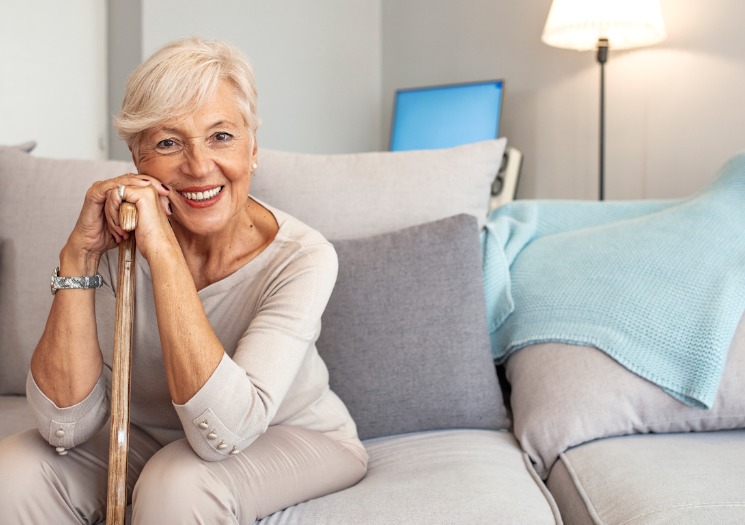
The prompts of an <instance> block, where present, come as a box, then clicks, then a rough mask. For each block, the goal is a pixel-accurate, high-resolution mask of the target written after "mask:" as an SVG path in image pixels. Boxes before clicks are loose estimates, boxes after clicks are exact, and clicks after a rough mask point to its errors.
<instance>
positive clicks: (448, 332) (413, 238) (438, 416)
mask: <svg viewBox="0 0 745 525" xmlns="http://www.w3.org/2000/svg"><path fill="white" fill-rule="evenodd" d="M334 246H335V247H336V251H337V253H338V256H339V277H338V279H337V283H336V287H335V288H334V292H333V294H332V295H331V299H330V301H329V305H328V307H327V309H326V312H325V313H324V316H323V320H322V330H321V336H320V339H319V340H318V349H319V352H320V353H321V356H322V357H323V358H324V360H325V361H326V364H327V365H328V367H329V372H330V382H331V388H332V389H333V390H334V391H335V392H336V393H337V394H338V395H339V396H340V397H341V398H342V399H343V400H344V402H345V403H346V405H347V407H348V408H349V410H350V412H351V413H352V416H353V417H354V418H355V421H356V423H357V427H358V431H359V434H360V436H361V437H362V438H363V439H365V438H372V437H377V436H385V435H392V434H401V433H406V432H415V431H422V430H430V429H447V428H486V429H504V428H508V427H509V421H508V418H507V415H506V410H505V406H504V403H503V400H502V394H501V391H500V388H499V383H498V380H497V376H496V373H495V369H494V363H493V361H492V358H491V352H490V349H489V340H488V334H487V323H486V307H485V301H484V293H483V284H482V272H481V249H480V242H479V230H478V225H477V220H476V219H475V218H473V217H471V216H469V215H458V216H455V217H452V218H447V219H443V220H439V221H435V222H431V223H427V224H424V225H420V226H415V227H411V228H407V229H403V230H400V231H397V232H393V233H387V234H381V235H378V236H373V237H369V238H364V239H357V240H346V241H338V242H334Z"/></svg>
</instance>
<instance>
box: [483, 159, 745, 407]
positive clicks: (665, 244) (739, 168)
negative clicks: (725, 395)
mask: <svg viewBox="0 0 745 525" xmlns="http://www.w3.org/2000/svg"><path fill="white" fill-rule="evenodd" d="M482 244H483V249H484V279H485V281H484V289H485V292H486V299H487V311H488V315H489V332H490V335H491V343H492V353H493V355H494V358H495V359H496V360H497V362H503V361H504V360H505V359H506V358H507V357H508V356H509V355H510V354H511V353H512V352H514V351H516V350H518V349H520V348H522V347H525V346H528V345H531V344H536V343H542V342H561V343H570V344H579V345H588V346H594V347H596V348H598V349H600V350H602V351H604V352H606V353H607V354H608V355H609V356H611V357H612V358H614V359H615V360H616V361H618V362H619V363H621V364H622V365H624V366H625V367H627V368H628V369H629V370H631V371H633V372H635V373H636V374H638V375H639V376H641V377H643V378H645V379H647V380H649V381H651V382H653V383H656V384H657V385H659V386H660V387H662V388H663V389H665V390H666V391H667V392H669V393H670V394H671V395H673V396H675V397H676V398H678V399H679V400H681V401H683V402H685V403H687V404H689V405H692V406H698V407H702V408H710V407H711V405H712V403H713V402H714V398H715V397H716V393H717V390H718V388H719V382H720V380H721V377H722V372H723V370H724V363H725V360H726V357H727V351H728V349H729V345H730V342H731V340H732V337H733V335H734V332H735V329H736V327H737V324H738V322H739V320H740V317H741V316H742V313H743V311H744V310H745V153H743V154H741V155H738V156H736V157H734V158H732V159H731V160H730V161H728V162H727V163H726V164H725V165H724V166H723V167H722V169H721V170H720V172H719V173H718V175H717V177H716V179H715V181H714V182H713V183H712V184H711V185H709V186H708V187H707V188H705V189H704V190H703V191H701V192H699V193H697V194H695V195H693V196H692V197H690V198H686V199H680V200H668V201H624V202H589V201H515V202H513V203H511V204H508V205H506V206H503V207H501V208H498V209H497V210H495V211H494V212H493V213H492V214H491V215H490V217H489V220H488V222H487V227H486V230H485V232H484V234H483V235H482Z"/></svg>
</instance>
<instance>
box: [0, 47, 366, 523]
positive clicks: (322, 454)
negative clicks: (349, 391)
mask: <svg viewBox="0 0 745 525" xmlns="http://www.w3.org/2000/svg"><path fill="white" fill-rule="evenodd" d="M116 126H117V128H118V131H119V133H120V135H121V136H122V138H123V139H124V140H126V141H127V143H128V144H129V147H130V149H131V151H132V158H133V160H134V163H135V165H136V167H137V173H136V174H125V175H122V176H120V177H117V178H115V179H112V180H105V181H101V182H97V183H96V184H94V185H93V186H92V187H91V188H90V189H88V191H87V194H86V197H85V201H84V203H83V207H82V210H81V212H80V216H79V219H78V221H77V224H76V225H75V227H74V229H73V231H72V233H71V234H70V237H69V238H68V239H67V242H66V244H65V245H64V246H62V249H61V252H60V261H59V270H58V274H59V276H62V277H72V276H94V275H100V276H101V277H102V279H100V281H101V282H96V281H99V280H98V279H92V280H90V281H91V282H90V283H89V284H87V285H85V286H87V287H89V288H83V289H80V288H78V289H71V288H64V287H62V288H61V289H59V290H57V291H56V293H55V295H54V300H53V304H52V307H51V311H50V313H49V319H48V322H47V325H46V329H45V330H44V333H43V335H42V336H41V340H40V341H39V344H38V346H37V348H36V350H35V352H34V355H33V359H32V362H31V371H30V374H29V378H28V384H27V391H28V399H29V403H30V405H31V407H32V410H33V412H34V414H35V417H36V421H37V422H38V427H39V431H40V432H41V436H42V437H43V439H42V437H40V436H39V432H37V431H36V430H34V431H30V432H26V433H23V434H17V435H15V436H11V437H9V438H7V439H6V440H4V441H3V442H2V444H0V471H2V473H3V475H2V476H0V480H2V481H1V482H0V483H2V484H1V485H0V515H1V516H2V517H3V518H2V519H3V523H81V522H83V523H94V522H98V521H100V520H102V519H104V516H105V507H106V480H107V460H108V439H109V437H108V430H107V428H105V427H106V423H107V421H108V418H109V410H108V405H109V403H108V399H107V398H108V395H107V387H108V385H109V383H110V378H111V360H112V351H113V350H112V349H113V330H114V327H113V321H114V306H115V299H114V297H115V295H116V289H115V285H116V275H117V268H116V266H117V257H116V255H115V252H111V251H110V250H112V248H114V247H116V246H117V243H118V242H120V241H121V240H122V239H123V238H125V237H126V236H127V235H129V234H128V233H125V232H124V231H123V230H122V229H121V228H120V227H119V225H118V212H119V207H120V204H121V202H122V200H126V201H128V202H131V203H134V204H135V205H136V207H137V211H138V224H137V228H136V230H135V231H134V235H135V239H136V242H137V248H138V250H139V252H140V257H138V267H137V269H136V272H137V287H136V289H137V292H136V299H135V301H136V313H135V318H136V323H135V335H134V343H133V347H134V355H133V371H132V401H131V422H132V427H131V433H130V459H129V478H130V479H129V487H130V488H132V487H133V496H132V520H133V522H134V523H147V524H152V523H158V524H165V523H178V524H183V523H253V522H254V521H255V520H257V519H260V518H262V517H264V516H267V515H268V514H271V513H273V512H275V511H278V510H280V509H283V508H286V507H288V506H290V505H293V504H295V503H298V502H301V501H304V500H307V499H310V498H313V497H318V496H322V495H324V494H328V493H331V492H334V491H337V490H340V489H342V488H345V487H349V486H351V485H353V484H354V483H356V482H357V481H359V480H360V479H361V478H362V477H363V476H364V475H365V471H366V464H367V455H366V452H365V449H364V447H363V446H362V444H361V443H360V441H359V439H358V437H357V432H356V428H355V425H354V422H353V421H352V418H351V417H350V415H349V413H348V411H347V409H346V407H345V406H344V404H343V403H342V402H341V401H340V399H339V398H338V397H337V396H336V395H335V394H334V393H333V392H332V391H331V390H329V384H328V371H327V369H326V366H325V365H324V363H323V361H322V360H321V358H320V357H319V355H318V352H317V350H316V346H315V343H316V340H317V338H318V335H319V331H320V319H321V314H322V313H323V310H324V308H325V306H326V303H327V301H328V298H329V296H330V294H331V290H332V288H333V286H334V282H335V279H336V270H337V261H336V255H335V252H334V250H333V248H332V246H331V245H330V244H329V242H328V241H326V240H325V239H324V238H323V237H322V236H321V235H320V234H319V233H318V232H316V231H314V230H312V229H311V228H309V227H308V226H306V225H304V224H302V223H301V222H299V221H298V220H296V219H294V218H292V217H291V216H289V215H287V214H285V213H283V212H281V211H280V210H277V209H275V208H272V207H271V206H270V205H268V204H265V203H262V202H259V201H257V200H255V199H253V198H252V197H250V196H249V186H250V183H251V176H252V173H253V171H254V170H255V169H256V167H257V164H256V159H257V145H256V128H257V126H258V118H257V116H256V93H255V89H254V84H253V73H252V71H251V68H250V66H249V65H248V63H247V62H246V61H245V59H244V58H243V57H242V56H241V54H240V53H239V52H237V51H236V50H235V49H233V48H232V47H230V46H228V45H226V44H224V43H221V42H208V41H203V40H200V39H189V40H185V41H180V42H176V43H173V44H170V45H167V46H165V47H164V48H162V49H161V50H159V51H157V52H156V53H155V54H154V55H153V56H152V57H150V58H149V59H148V60H147V61H146V62H144V63H143V64H142V65H141V66H140V67H139V68H138V69H137V70H135V71H134V73H133V74H132V75H131V77H130V79H129V82H128V85H127V93H126V96H125V98H124V102H123V104H122V109H121V114H120V115H119V117H118V118H117V120H116ZM288 191H291V189H289V190H288ZM96 286H100V287H99V288H98V289H93V288H95V287H96Z"/></svg>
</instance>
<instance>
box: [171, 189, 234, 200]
mask: <svg viewBox="0 0 745 525" xmlns="http://www.w3.org/2000/svg"><path fill="white" fill-rule="evenodd" d="M223 188H225V186H217V187H216V188H212V189H211V190H206V191H180V192H179V193H180V194H181V195H182V196H183V197H184V198H185V199H186V200H189V201H192V202H205V201H208V200H210V199H214V198H215V197H217V196H218V195H219V194H220V192H221V191H222V190H223Z"/></svg>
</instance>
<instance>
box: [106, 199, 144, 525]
mask: <svg viewBox="0 0 745 525" xmlns="http://www.w3.org/2000/svg"><path fill="white" fill-rule="evenodd" d="M136 218H137V215H136V208H135V207H134V205H133V204H130V203H127V202H123V203H122V205H121V208H120V218H119V224H121V225H122V228H123V229H126V230H128V231H132V230H134V227H135V224H136ZM116 289H117V293H116V318H115V325H114V358H113V362H112V366H111V373H112V374H111V434H110V437H109V480H108V492H107V500H106V509H107V510H106V523H107V525H123V524H124V515H125V512H126V509H127V453H128V450H129V392H130V384H131V372H132V328H133V321H134V290H135V237H134V234H130V236H129V238H128V239H125V240H123V241H122V242H121V243H120V244H119V275H118V279H117V288H116Z"/></svg>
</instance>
